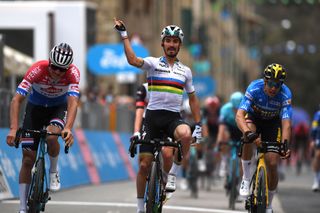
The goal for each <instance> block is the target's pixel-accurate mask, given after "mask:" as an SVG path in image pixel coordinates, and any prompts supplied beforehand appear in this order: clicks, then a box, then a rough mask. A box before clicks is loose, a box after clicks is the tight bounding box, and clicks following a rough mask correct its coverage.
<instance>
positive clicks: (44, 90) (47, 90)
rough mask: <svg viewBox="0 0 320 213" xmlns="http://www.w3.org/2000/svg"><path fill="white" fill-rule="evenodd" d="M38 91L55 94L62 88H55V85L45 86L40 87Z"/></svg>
mask: <svg viewBox="0 0 320 213" xmlns="http://www.w3.org/2000/svg"><path fill="white" fill-rule="evenodd" d="M40 91H41V92H45V93H47V94H57V93H61V92H62V91H63V89H61V88H56V87H47V88H40Z"/></svg>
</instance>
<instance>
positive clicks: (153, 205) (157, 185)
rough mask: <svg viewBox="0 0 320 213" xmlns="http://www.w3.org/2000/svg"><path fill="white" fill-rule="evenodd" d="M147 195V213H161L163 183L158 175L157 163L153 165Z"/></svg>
mask: <svg viewBox="0 0 320 213" xmlns="http://www.w3.org/2000/svg"><path fill="white" fill-rule="evenodd" d="M147 195H148V199H147V204H146V210H147V212H146V213H161V211H162V202H163V199H162V196H163V193H162V190H161V181H160V177H159V174H158V164H157V163H156V162H155V161H153V162H152V164H151V171H150V175H149V180H148V193H147ZM157 196H158V198H157Z"/></svg>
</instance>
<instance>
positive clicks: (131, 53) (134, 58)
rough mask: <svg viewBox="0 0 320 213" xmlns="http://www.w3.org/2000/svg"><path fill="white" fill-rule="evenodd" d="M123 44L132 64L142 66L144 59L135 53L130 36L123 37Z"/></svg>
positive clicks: (128, 59)
mask: <svg viewBox="0 0 320 213" xmlns="http://www.w3.org/2000/svg"><path fill="white" fill-rule="evenodd" d="M122 41H123V46H124V52H125V54H126V58H127V61H128V63H129V64H130V65H132V66H135V67H141V66H142V64H143V59H141V58H138V57H137V56H136V54H135V53H134V51H133V49H132V47H131V44H130V41H129V39H128V38H124V39H122Z"/></svg>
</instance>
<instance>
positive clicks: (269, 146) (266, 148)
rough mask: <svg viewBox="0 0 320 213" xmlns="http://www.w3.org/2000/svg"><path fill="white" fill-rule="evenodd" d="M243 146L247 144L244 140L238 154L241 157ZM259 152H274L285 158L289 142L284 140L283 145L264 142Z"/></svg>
mask: <svg viewBox="0 0 320 213" xmlns="http://www.w3.org/2000/svg"><path fill="white" fill-rule="evenodd" d="M243 144H245V142H244V141H243V140H242V141H241V146H240V150H239V153H238V156H239V157H241V155H242V147H243ZM257 151H258V153H267V152H274V153H277V154H279V155H280V156H285V155H286V152H287V151H288V141H287V140H284V142H283V143H281V142H274V141H262V143H261V145H260V146H258V147H257Z"/></svg>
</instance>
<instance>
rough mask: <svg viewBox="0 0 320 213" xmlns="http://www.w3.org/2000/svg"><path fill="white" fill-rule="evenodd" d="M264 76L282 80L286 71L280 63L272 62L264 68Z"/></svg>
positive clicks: (267, 78)
mask: <svg viewBox="0 0 320 213" xmlns="http://www.w3.org/2000/svg"><path fill="white" fill-rule="evenodd" d="M264 78H265V79H266V80H269V79H271V80H279V81H281V82H283V81H284V79H285V78H286V71H285V69H284V67H283V66H282V65H280V64H276V63H273V64H270V65H268V66H267V67H266V68H265V69H264Z"/></svg>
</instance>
